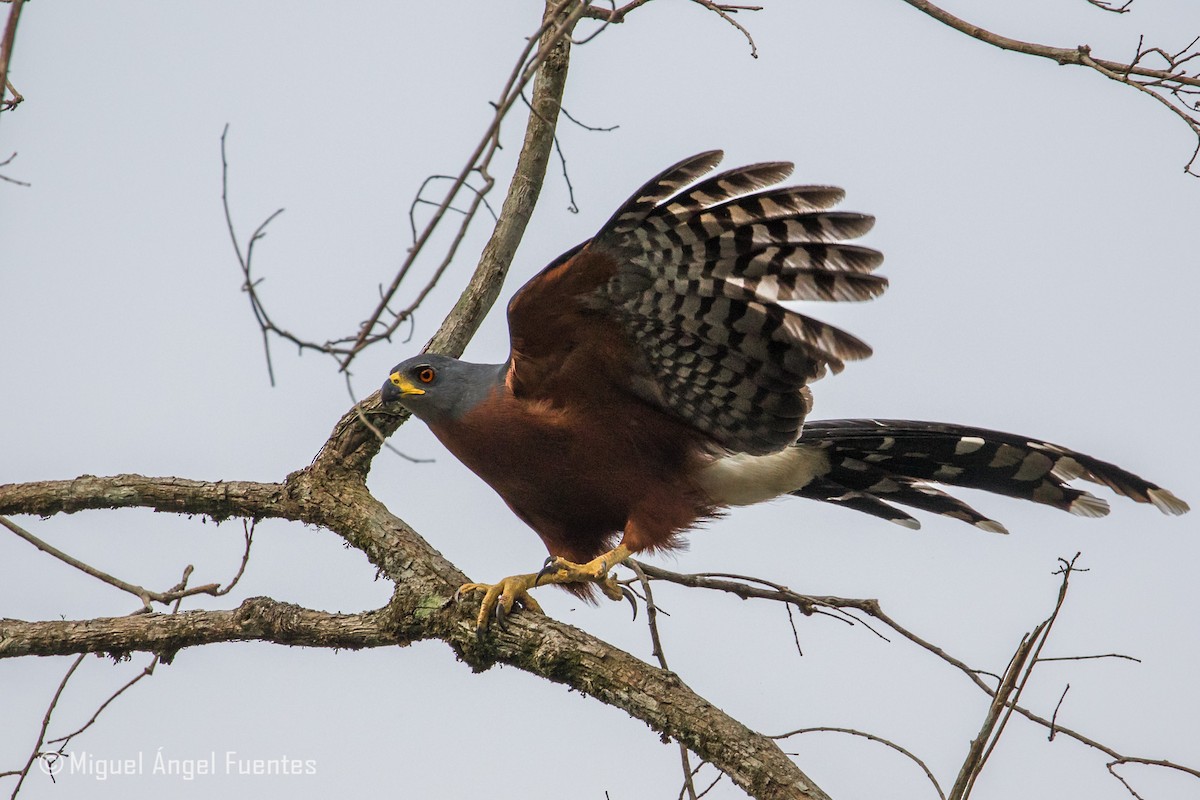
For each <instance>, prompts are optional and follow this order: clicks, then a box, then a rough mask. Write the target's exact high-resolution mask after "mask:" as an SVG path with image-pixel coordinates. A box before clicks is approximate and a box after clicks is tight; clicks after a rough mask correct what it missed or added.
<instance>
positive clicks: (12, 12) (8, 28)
mask: <svg viewBox="0 0 1200 800" xmlns="http://www.w3.org/2000/svg"><path fill="white" fill-rule="evenodd" d="M11 2H12V6H11V8H9V10H8V21H7V22H6V23H5V24H4V37H3V38H2V39H0V111H7V110H10V109H13V108H16V107H17V104H19V103H20V102H21V101H22V100H24V99H25V98H23V97H22V96H21V93H20V92H18V91H17V90H16V88H15V87H14V86H13V85H12V83H11V82H10V81H9V80H8V65H9V63H10V62H11V61H12V54H13V46H14V45H15V44H16V42H17V23H18V22H19V21H20V20H21V6H23V5H24V4H25V0H11ZM9 91H11V92H12V95H13V97H12V100H5V99H4V95H5V94H6V92H9Z"/></svg>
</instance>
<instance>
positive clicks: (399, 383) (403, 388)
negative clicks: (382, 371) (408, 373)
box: [388, 372, 425, 395]
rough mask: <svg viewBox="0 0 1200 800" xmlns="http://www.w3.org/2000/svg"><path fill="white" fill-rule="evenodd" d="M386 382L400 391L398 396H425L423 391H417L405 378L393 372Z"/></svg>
mask: <svg viewBox="0 0 1200 800" xmlns="http://www.w3.org/2000/svg"><path fill="white" fill-rule="evenodd" d="M388 380H389V381H391V382H392V385H393V386H395V387H396V388H397V389H399V390H400V394H402V395H408V394H425V390H424V389H418V388H417V387H416V386H414V385H413V384H412V383H411V382H410V381H409V380H408V379H407V378H405V377H404V376H403V375H401V374H400V373H399V372H393V373H392V374H391V375H389V376H388Z"/></svg>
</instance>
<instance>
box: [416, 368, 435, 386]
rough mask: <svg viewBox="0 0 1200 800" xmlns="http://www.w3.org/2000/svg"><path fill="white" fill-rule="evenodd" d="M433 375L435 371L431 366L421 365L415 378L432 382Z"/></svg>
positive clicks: (423, 381)
mask: <svg viewBox="0 0 1200 800" xmlns="http://www.w3.org/2000/svg"><path fill="white" fill-rule="evenodd" d="M435 377H437V373H436V372H434V371H433V367H421V371H420V372H418V373H417V380H419V381H420V382H421V383H433V379H434V378H435Z"/></svg>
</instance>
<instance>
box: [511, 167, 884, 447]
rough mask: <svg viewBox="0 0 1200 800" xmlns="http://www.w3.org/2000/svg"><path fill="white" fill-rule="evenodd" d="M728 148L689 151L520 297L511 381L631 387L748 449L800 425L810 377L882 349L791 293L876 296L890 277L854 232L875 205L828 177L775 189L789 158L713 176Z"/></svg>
mask: <svg viewBox="0 0 1200 800" xmlns="http://www.w3.org/2000/svg"><path fill="white" fill-rule="evenodd" d="M721 156H722V154H721V152H720V151H713V152H708V153H701V154H700V155H697V156H693V157H692V158H689V159H686V160H684V161H681V162H680V163H678V164H676V165H674V166H672V167H670V168H669V169H667V170H666V171H664V172H663V173H662V174H660V175H658V176H657V177H655V178H654V179H652V180H651V181H650V182H648V183H647V184H646V185H645V186H643V187H642V188H641V189H639V190H638V191H637V193H635V194H634V195H633V197H631V198H630V199H629V200H628V201H626V202H625V204H624V205H623V206H622V207H621V208H620V209H619V210H618V211H617V212H616V214H614V215H613V217H612V218H611V219H610V220H609V221H608V222H607V223H606V224H605V225H604V227H603V228H602V229H601V230H600V232H599V233H598V234H597V235H596V236H595V237H594V238H593V239H591V240H590V241H588V242H585V243H584V244H582V245H580V246H579V247H577V248H575V249H574V250H572V251H570V252H568V253H566V254H565V255H563V256H562V257H560V258H559V259H558V260H557V261H555V262H554V263H552V264H551V265H550V266H548V267H546V269H545V270H543V271H542V272H541V273H540V274H538V275H537V276H536V277H534V278H533V279H532V280H531V281H530V282H529V283H528V284H526V285H525V286H524V287H523V288H522V289H521V290H520V291H519V292H518V293H517V294H516V296H514V297H513V299H512V301H511V302H510V303H509V307H508V315H509V326H510V331H511V336H512V359H511V361H510V374H509V385H510V386H511V387H512V389H513V391H514V393H516V394H518V395H520V396H525V397H529V398H532V399H544V400H547V401H549V402H551V403H568V402H572V401H575V400H581V401H586V399H587V398H588V397H589V396H591V397H595V395H594V394H592V393H593V392H596V391H600V387H606V388H617V389H619V390H620V391H625V392H632V393H633V394H635V395H637V396H638V397H639V398H640V399H641V400H642V401H644V402H646V403H649V404H651V405H653V406H657V407H659V408H662V409H664V410H666V411H668V412H670V413H672V414H674V415H675V416H676V417H678V418H681V419H682V420H684V421H686V422H687V423H688V424H690V425H691V426H693V427H695V428H696V429H698V430H700V431H702V432H704V433H705V434H707V435H708V436H710V437H712V438H713V439H714V440H716V441H717V442H719V443H720V444H721V445H722V446H724V447H725V448H727V449H729V450H731V451H734V452H747V453H753V454H763V453H769V452H774V451H776V450H780V449H782V448H783V447H786V446H787V445H789V444H791V443H792V442H794V441H795V440H796V437H797V436H798V434H799V432H800V427H801V425H802V424H803V421H804V417H805V415H806V414H807V413H808V411H809V408H810V405H811V404H810V399H809V395H808V390H807V388H806V387H807V384H808V383H810V382H811V381H814V380H816V379H818V378H820V377H821V376H822V375H823V374H825V372H826V370H833V371H834V372H839V371H841V369H842V367H843V366H844V362H845V361H848V360H853V359H859V358H865V357H866V356H868V355H870V353H871V349H870V348H869V347H868V346H867V345H866V344H864V343H863V342H861V341H860V340H858V339H856V338H855V337H853V336H851V335H849V334H847V333H844V332H843V331H841V330H838V329H837V328H834V327H832V326H829V325H826V324H824V323H822V322H819V321H817V320H815V319H812V318H811V317H808V316H805V315H803V314H800V313H798V312H796V311H794V310H792V309H789V308H786V307H784V306H782V305H780V301H791V300H865V299H869V298H872V297H875V296H877V295H878V294H880V293H881V292H882V291H883V290H884V289H885V288H886V287H887V281H886V280H885V279H884V278H882V277H880V276H877V275H873V274H871V273H872V271H873V270H874V269H875V268H876V267H878V266H879V264H880V263H881V262H882V261H883V257H882V256H881V255H880V254H879V253H878V252H876V251H874V250H870V249H867V248H865V247H860V246H857V245H852V244H846V243H844V240H847V239H852V238H855V237H858V236H861V235H863V234H864V233H866V232H867V231H868V230H870V228H871V225H872V224H873V222H874V220H873V219H872V218H871V217H868V216H865V215H862V214H853V213H848V212H839V211H830V210H829V209H830V208H831V207H832V206H834V205H835V204H836V203H837V202H838V201H840V200H841V199H842V196H843V193H842V191H841V190H840V189H836V188H832V187H828V186H796V187H787V188H766V187H770V186H772V185H773V184H775V183H777V182H779V181H781V180H783V179H784V178H786V177H787V176H788V175H790V174H791V170H792V165H791V164H786V163H768V164H755V165H751V166H747V167H741V168H739V169H734V170H730V171H728V172H724V173H720V174H717V175H715V176H712V177H709V178H705V179H704V180H699V182H695V181H697V180H698V179H700V178H701V177H702V176H704V175H705V174H707V173H709V172H711V171H712V170H713V169H714V168H715V167H716V166H717V164H718V163H720V160H721Z"/></svg>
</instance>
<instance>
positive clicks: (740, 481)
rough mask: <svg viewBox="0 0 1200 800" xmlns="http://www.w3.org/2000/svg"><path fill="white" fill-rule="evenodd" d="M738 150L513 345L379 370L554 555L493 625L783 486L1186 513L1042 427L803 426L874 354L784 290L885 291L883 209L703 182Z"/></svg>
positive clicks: (696, 172) (873, 499) (905, 521)
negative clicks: (1127, 505) (991, 495)
mask: <svg viewBox="0 0 1200 800" xmlns="http://www.w3.org/2000/svg"><path fill="white" fill-rule="evenodd" d="M721 158H722V153H721V152H720V151H711V152H706V153H700V154H699V155H696V156H693V157H691V158H688V159H685V160H683V161H680V162H679V163H678V164H675V165H674V166H672V167H670V168H669V169H667V170H665V171H664V172H662V173H661V174H660V175H658V176H657V177H655V178H653V179H652V180H650V181H649V182H648V183H646V184H645V185H644V186H642V187H641V188H640V189H638V190H637V192H636V193H634V195H633V196H632V197H631V198H630V199H629V200H628V201H626V202H625V204H624V205H622V206H621V207H620V209H618V210H617V212H616V213H615V214H614V215H613V216H612V218H611V219H609V221H608V222H607V223H605V225H604V226H603V227H602V228H601V229H600V232H599V233H597V234H596V235H595V236H594V237H593V238H591V239H589V240H588V241H586V242H584V243H583V244H581V245H579V246H577V247H575V248H573V249H571V250H569V251H568V252H566V253H564V254H563V255H562V256H560V257H559V258H558V259H556V260H555V261H554V262H553V263H551V264H550V265H549V266H547V267H546V268H545V269H543V270H542V271H541V272H540V273H538V274H537V275H536V276H535V277H534V278H533V279H532V280H530V281H529V282H528V283H526V284H525V286H523V287H522V288H521V290H520V291H518V292H517V293H516V295H515V296H514V297H513V298H512V300H511V301H510V302H509V304H508V324H509V334H510V339H511V354H510V355H509V358H508V361H506V362H505V363H503V364H471V363H467V362H464V361H459V360H457V359H453V358H447V357H445V356H439V355H434V354H423V355H419V356H415V357H413V358H410V359H408V360H407V361H403V362H401V363H400V364H398V365H397V366H396V367H395V368H394V369H393V370H392V371H391V374H390V376H389V378H388V380H387V381H386V382H385V383H384V385H383V389H382V399H383V401H384V402H385V403H388V402H397V403H400V404H401V405H402V406H404V407H405V408H407V409H408V410H409V411H411V412H412V413H413V414H415V415H416V416H417V417H419V418H420V419H422V420H424V422H425V423H426V424H427V425H428V426H429V428H430V430H432V431H433V433H434V434H435V435H436V436H437V438H438V439H440V440H441V442H442V443H443V444H444V445H445V446H446V448H447V449H449V450H450V452H452V453H453V454H454V455H455V456H456V457H458V459H459V460H461V461H462V462H463V463H464V464H465V465H466V466H467V467H469V468H470V469H471V470H472V471H473V472H475V474H476V475H478V476H479V477H480V478H482V479H483V480H484V481H486V482H487V483H488V484H489V485H491V487H492V488H493V489H495V490H496V492H498V493H499V494H500V496H501V497H502V498H503V499H504V500H505V502H506V503H508V506H509V507H510V508H511V509H512V510H513V512H514V513H515V514H516V515H517V516H519V517H520V518H521V519H522V520H524V521H525V522H526V523H527V524H528V525H529V526H530V527H531V528H533V529H534V530H535V531H536V532H537V533H538V535H539V536H540V537H541V538H542V541H543V542H544V543H545V545H546V549H547V550H549V552H550V558H549V559H547V561H546V565H545V566H544V567H543V569H542V570H541V571H540V572H536V573H530V574H525V575H514V576H512V577H509V578H506V579H504V580H502V581H500V582H499V583H496V584H467V585H466V586H464V587H463V588H462V590H460V592H474V591H482V592H483V593H484V598H483V602H482V604H481V606H480V609H479V613H478V617H477V625H478V628H479V629H480V630H481V631H482V630H483V629H484V628H485V627H486V626H487V625H488V622H489V620H490V618H491V617H492V616H493V615H496V616H498V617H500V618H503V616H504V615H506V614H508V613H509V612H511V611H512V609H513V606H514V604H515V603H520V604H521V605H522V606H524V607H526V608H531V609H538V606H537V603H536V602H535V601H534V600H533V598H532V597H530V596H529V594H528V590H529V589H531V588H533V587H534V586H536V585H539V584H542V583H554V584H560V585H563V586H564V588H568V589H570V590H572V591H575V592H576V593H578V594H581V595H583V596H589V594H590V592H591V591H592V588H593V587H598V588H599V589H600V590H601V591H603V592H604V594H606V595H607V596H609V597H611V598H613V599H620V598H621V596H622V594H621V588H620V586H619V585H618V584H617V582H616V579H615V578H614V577H613V576H612V575H611V574H610V572H611V570H612V569H613V568H614V567H616V566H617V565H618V564H620V563H622V562H623V561H625V560H626V559H627V558H629V557H630V555H632V554H634V553H640V552H645V551H653V550H661V549H667V548H671V547H672V546H675V545H677V544H678V543H679V539H680V536H681V535H683V534H684V533H686V532H687V531H688V530H689V529H690V528H692V527H693V526H695V525H696V524H697V523H699V522H701V521H703V520H705V519H709V518H711V517H713V516H714V515H716V514H719V513H720V512H721V511H722V510H724V509H726V508H728V507H731V506H741V505H749V504H752V503H759V502H762V501H765V500H770V499H772V498H775V497H778V496H780V495H785V494H792V495H796V496H798V497H807V498H811V499H814V500H820V501H823V502H826V503H834V504H836V505H840V506H844V507H846V508H850V509H854V510H857V511H862V512H865V513H867V514H871V515H874V516H876V517H882V518H883V519H886V520H890V521H892V522H896V523H899V524H901V525H904V526H907V527H911V528H916V527H918V524H919V523H918V522H917V520H916V519H915V518H914V517H912V516H910V515H909V514H908V513H907V512H905V511H903V510H901V509H900V508H898V507H897V505H899V506H907V507H909V508H913V509H918V510H920V511H926V512H933V513H936V514H942V515H944V516H948V517H953V518H955V519H960V520H963V521H965V522H968V523H970V524H972V525H974V526H976V527H977V528H981V529H983V530H986V531H995V532H1001V533H1003V532H1005V529H1004V527H1003V526H1002V525H1001V524H1000V523H999V522H996V521H995V520H992V519H989V518H988V517H986V516H984V515H983V514H980V513H979V512H978V511H976V510H975V509H973V508H971V507H970V506H969V505H967V504H966V503H964V502H962V501H960V500H958V499H956V498H954V497H952V496H951V495H949V494H947V493H946V492H944V491H943V490H941V489H939V488H936V487H935V486H934V484H942V485H950V486H963V487H970V488H972V489H984V490H987V491H991V492H995V493H998V494H1004V495H1009V496H1011V497H1018V498H1024V499H1026V500H1033V501H1035V502H1038V503H1044V504H1046V505H1050V506H1054V507H1055V508H1060V509H1063V510H1065V511H1069V512H1071V513H1073V514H1078V515H1082V516H1087V517H1096V516H1101V515H1103V514H1106V513H1108V504H1107V503H1106V502H1105V501H1104V500H1103V499H1101V498H1098V497H1095V496H1093V495H1091V494H1089V493H1088V492H1086V491H1083V490H1082V489H1079V488H1075V487H1073V486H1070V485H1068V484H1069V481H1072V480H1074V479H1083V480H1086V481H1091V482H1094V483H1099V484H1104V485H1106V486H1108V487H1109V488H1110V489H1112V490H1113V491H1114V492H1116V493H1117V494H1119V495H1124V496H1125V497H1129V498H1132V499H1133V500H1136V501H1138V502H1142V503H1152V504H1154V505H1155V506H1156V507H1157V508H1158V509H1159V510H1160V511H1163V512H1164V513H1168V514H1182V513H1184V512H1185V511H1187V510H1188V506H1187V504H1186V503H1184V502H1183V501H1182V500H1180V499H1179V498H1177V497H1176V496H1175V495H1173V494H1172V493H1171V492H1169V491H1167V490H1166V489H1163V488H1161V487H1160V486H1157V485H1156V484H1153V483H1151V482H1149V481H1147V480H1144V479H1143V478H1140V477H1138V476H1137V475H1134V474H1133V473H1131V472H1127V471H1126V470H1124V469H1121V468H1120V467H1117V466H1115V465H1113V464H1110V463H1106V462H1104V461H1100V460H1099V459H1096V458H1093V457H1091V456H1087V455H1084V454H1082V453H1078V452H1075V451H1073V450H1069V449H1067V448H1065V447H1062V446H1060V445H1056V444H1051V443H1050V442H1043V441H1040V440H1037V439H1032V438H1030V437H1027V436H1017V435H1013V434H1008V433H1000V432H997V431H990V430H983V429H980V428H970V427H965V426H960V425H948V424H941V423H933V422H912V421H905V420H891V419H845V420H829V421H806V420H805V417H806V416H807V414H808V412H809V410H810V408H811V396H810V394H809V388H808V384H810V383H812V382H813V381H815V380H817V379H818V378H820V377H822V376H823V375H824V374H825V373H826V372H834V373H837V372H840V371H841V370H842V368H843V366H844V363H845V362H846V361H851V360H856V359H861V358H865V357H866V356H868V355H870V353H871V350H870V348H869V347H868V346H867V345H866V344H865V343H863V342H862V341H860V340H859V339H857V338H855V337H854V336H851V335H850V334H848V333H845V332H843V331H841V330H839V329H837V328H835V327H832V326H830V325H826V324H824V323H822V322H819V321H817V320H815V319H813V318H811V317H809V316H806V315H804V314H801V313H799V312H798V311H796V310H794V309H793V308H790V307H788V306H785V305H783V304H782V303H785V302H789V301H800V300H832V301H842V300H867V299H870V298H873V297H876V296H878V295H879V294H880V293H881V292H883V291H884V289H885V288H886V287H887V280H886V279H885V278H883V277H881V276H879V275H876V274H874V270H875V269H876V268H877V267H878V266H879V264H880V263H881V262H882V260H883V257H882V255H881V254H880V253H878V252H877V251H875V250H872V249H869V248H866V247H863V246H860V245H856V244H850V243H848V242H847V240H850V239H855V238H857V237H860V236H862V235H863V234H865V233H866V232H867V231H868V230H869V229H870V228H871V226H872V224H873V222H874V220H873V218H871V217H869V216H866V215H863V214H856V213H850V212H846V211H835V210H831V209H832V207H833V206H834V205H836V204H837V203H838V202H839V201H840V200H841V199H842V196H843V192H842V191H841V190H840V189H837V188H833V187H829V186H789V187H778V186H776V184H778V183H779V182H780V181H782V180H784V179H786V178H787V177H788V176H789V175H790V174H791V171H792V165H791V164H789V163H765V164H754V165H751V166H746V167H741V168H738V169H733V170H729V171H727V172H722V173H719V174H716V175H713V176H710V177H705V176H706V175H708V173H710V172H711V171H712V170H714V169H715V168H716V167H717V165H718V164H719V163H720V161H721ZM771 187H774V188H771ZM893 504H897V505H893Z"/></svg>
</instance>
